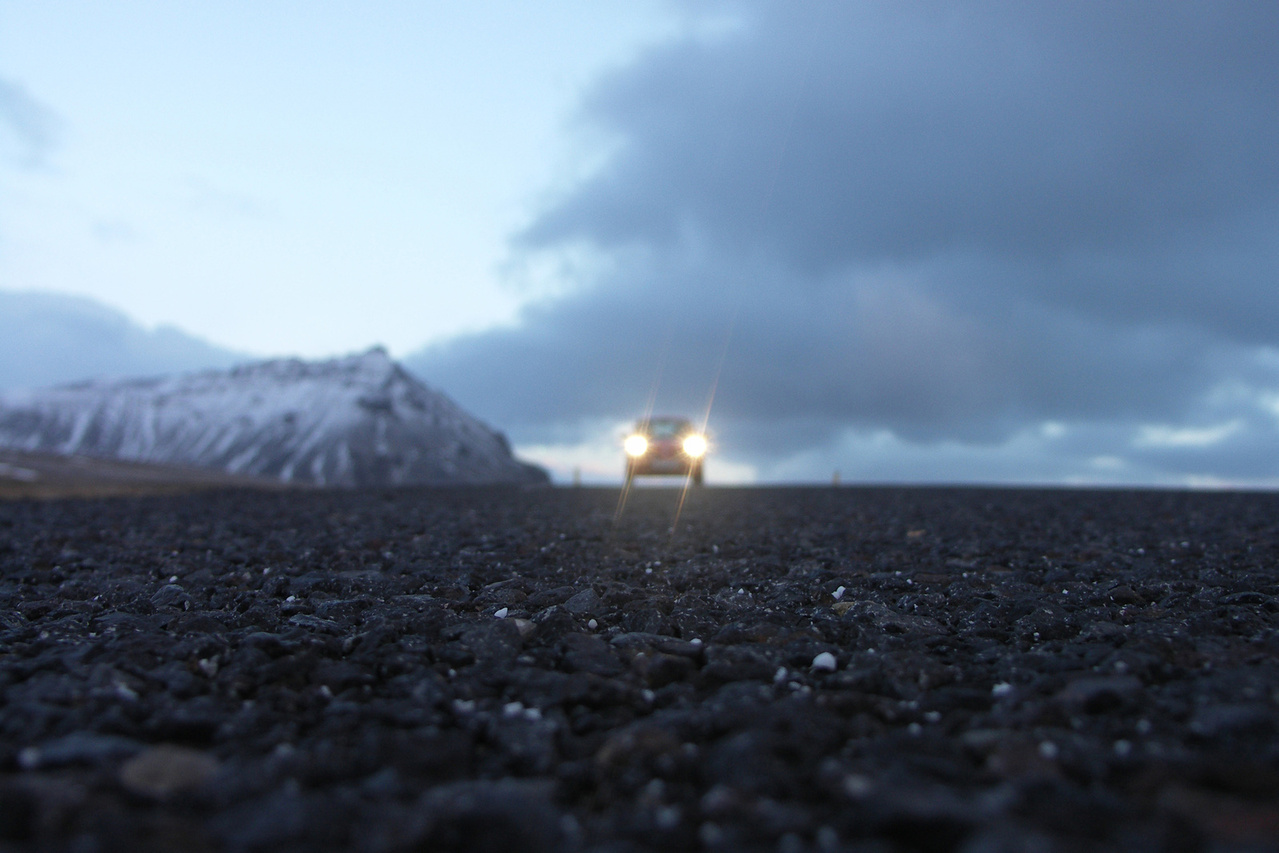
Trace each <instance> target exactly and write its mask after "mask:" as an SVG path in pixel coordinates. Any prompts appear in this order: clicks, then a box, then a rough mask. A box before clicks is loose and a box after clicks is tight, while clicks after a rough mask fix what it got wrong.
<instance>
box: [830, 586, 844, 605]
mask: <svg viewBox="0 0 1279 853" xmlns="http://www.w3.org/2000/svg"><path fill="white" fill-rule="evenodd" d="M846 592H848V590H846V589H844V587H842V586H841V587H837V588H836V589H835V591H834V592H832V593H831V594H830V597H831V598H833V599H835V600H836V601H839V600H840V599H841V598H843V597H844V593H846Z"/></svg>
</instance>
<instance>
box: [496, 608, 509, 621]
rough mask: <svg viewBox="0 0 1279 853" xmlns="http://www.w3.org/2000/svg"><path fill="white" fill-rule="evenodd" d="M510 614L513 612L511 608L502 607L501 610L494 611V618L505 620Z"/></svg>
mask: <svg viewBox="0 0 1279 853" xmlns="http://www.w3.org/2000/svg"><path fill="white" fill-rule="evenodd" d="M510 612H511V611H510V608H507V607H502V608H500V609H498V610H495V611H493V615H494V616H496V617H497V618H498V619H505V618H506V614H508V613H510Z"/></svg>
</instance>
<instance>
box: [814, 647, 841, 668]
mask: <svg viewBox="0 0 1279 853" xmlns="http://www.w3.org/2000/svg"><path fill="white" fill-rule="evenodd" d="M838 668H839V661H837V660H835V656H834V655H833V654H831V653H830V652H822V653H821V654H819V655H818V656H817V657H815V658H813V669H814V670H816V671H817V672H834V671H835V670H836V669H838Z"/></svg>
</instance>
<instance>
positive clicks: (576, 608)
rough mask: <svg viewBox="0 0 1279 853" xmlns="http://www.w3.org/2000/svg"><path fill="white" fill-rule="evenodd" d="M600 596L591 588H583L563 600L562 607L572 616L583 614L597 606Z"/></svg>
mask: <svg viewBox="0 0 1279 853" xmlns="http://www.w3.org/2000/svg"><path fill="white" fill-rule="evenodd" d="M599 603H600V597H599V596H598V595H596V594H595V590H593V589H584V590H582V591H581V592H579V593H577V594H576V595H574V596H573V597H572V598H570V599H569V600H568V601H566V602H564V609H565V610H567V611H568V612H569V613H572V614H573V615H574V616H584V615H585V614H587V613H590V612H591V611H592V610H594V609H595V608H596V607H598V606H599Z"/></svg>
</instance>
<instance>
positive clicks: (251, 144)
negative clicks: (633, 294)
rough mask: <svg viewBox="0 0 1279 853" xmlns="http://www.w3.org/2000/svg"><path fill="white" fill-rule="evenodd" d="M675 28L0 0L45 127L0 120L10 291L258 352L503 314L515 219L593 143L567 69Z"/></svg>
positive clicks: (514, 14) (613, 62) (14, 59)
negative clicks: (109, 310) (21, 128)
mask: <svg viewBox="0 0 1279 853" xmlns="http://www.w3.org/2000/svg"><path fill="white" fill-rule="evenodd" d="M685 27H686V23H685V22H684V21H682V20H681V18H680V16H679V15H677V13H676V11H675V10H674V9H672V8H671V7H670V6H668V5H666V4H663V3H661V2H643V0H638V2H625V3H591V2H581V0H577V2H566V1H565V0H509V1H507V2H420V1H415V2H316V0H308V2H274V0H266V1H265V2H263V0H256V1H255V2H215V3H181V2H137V0H118V2H116V1H115V0H113V2H110V3H100V2H91V1H90V0H80V1H79V2H76V1H74V0H65V1H64V0H50V2H41V3H31V2H14V0H0V81H2V82H4V83H5V84H7V85H8V87H9V90H10V91H11V92H12V91H14V90H16V91H17V92H18V94H19V96H20V97H24V98H25V99H26V103H27V105H28V106H29V107H30V109H29V110H28V111H27V112H28V113H30V112H32V111H35V112H39V113H41V121H42V122H43V126H44V128H45V132H44V134H43V136H44V138H43V140H40V139H33V138H30V137H28V138H25V139H24V138H18V137H17V135H16V131H15V130H14V128H12V127H7V128H6V127H0V134H3V133H5V132H6V131H7V132H8V137H9V138H7V139H5V140H4V142H5V146H6V147H5V148H4V149H3V150H4V152H5V154H6V162H5V163H4V164H3V167H0V288H4V289H10V290H51V291H58V292H64V293H74V294H81V295H86V296H91V297H94V298H97V299H101V300H102V301H104V302H106V303H108V304H111V305H114V306H116V307H118V308H120V309H123V310H124V311H126V312H127V313H128V314H130V315H131V316H133V317H135V318H137V319H138V320H140V321H142V322H144V323H148V324H156V323H162V322H163V323H173V324H176V325H178V326H180V327H182V328H183V329H186V330H187V331H189V332H192V333H195V334H197V335H200V336H203V337H205V338H207V339H209V340H211V341H214V342H216V343H218V344H221V345H224V346H228V347H232V348H235V349H238V350H241V351H247V352H254V353H263V354H276V353H297V354H302V355H311V356H318V355H326V354H332V353H339V352H345V351H350V350H354V349H359V348H362V347H366V346H369V345H371V344H374V343H379V342H380V343H384V344H386V345H388V346H389V347H390V348H391V349H392V351H393V352H394V353H397V354H403V353H405V352H407V351H409V350H412V349H414V348H417V347H420V346H421V345H423V344H425V343H427V342H428V341H431V340H434V339H437V338H439V337H440V336H446V335H449V334H453V333H456V332H458V331H461V330H467V329H478V328H483V327H485V326H489V325H492V324H494V323H499V322H503V321H508V320H509V319H510V318H511V317H512V316H513V312H514V311H515V309H516V308H517V306H518V305H519V304H521V302H522V301H525V300H527V299H529V298H531V297H532V296H534V295H535V294H536V291H537V290H538V287H539V286H548V283H545V282H544V283H543V284H542V285H537V284H536V283H529V281H528V280H527V279H528V276H524V275H520V274H519V271H518V270H512V269H509V268H506V266H505V265H506V262H507V254H508V253H507V248H506V241H507V238H508V235H510V234H511V233H512V232H513V231H515V230H516V229H518V228H520V227H521V226H523V225H524V224H526V223H527V221H528V220H529V219H530V218H531V217H532V216H533V214H534V213H535V212H536V209H537V207H538V206H539V204H541V203H542V201H544V199H545V198H546V197H548V196H549V195H553V194H554V193H555V192H556V191H557V189H562V188H563V187H564V186H565V185H566V184H567V183H570V182H571V181H572V179H573V177H574V175H575V173H576V171H577V170H580V169H581V168H583V165H584V164H586V163H589V162H591V157H592V150H591V149H592V147H593V146H595V145H596V144H597V141H596V140H592V139H590V138H589V137H588V136H587V135H585V134H580V133H574V132H573V130H572V126H571V125H572V118H573V115H574V110H575V107H576V105H577V104H578V102H579V99H580V98H581V95H582V92H583V90H584V89H585V88H586V87H587V86H588V85H589V84H590V83H591V82H592V81H593V80H595V79H597V77H598V76H599V75H600V74H601V73H604V72H606V71H607V70H608V69H610V68H614V67H617V66H619V65H622V64H624V63H626V62H627V61H628V60H631V59H633V58H634V57H635V55H636V54H637V53H638V52H639V51H641V50H642V49H643V48H644V47H645V46H647V45H651V44H655V43H660V42H662V41H664V40H668V39H669V38H671V37H672V36H674V35H677V34H678V33H680V32H681V31H683V30H684V29H685ZM3 124H4V123H2V122H0V125H3Z"/></svg>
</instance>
